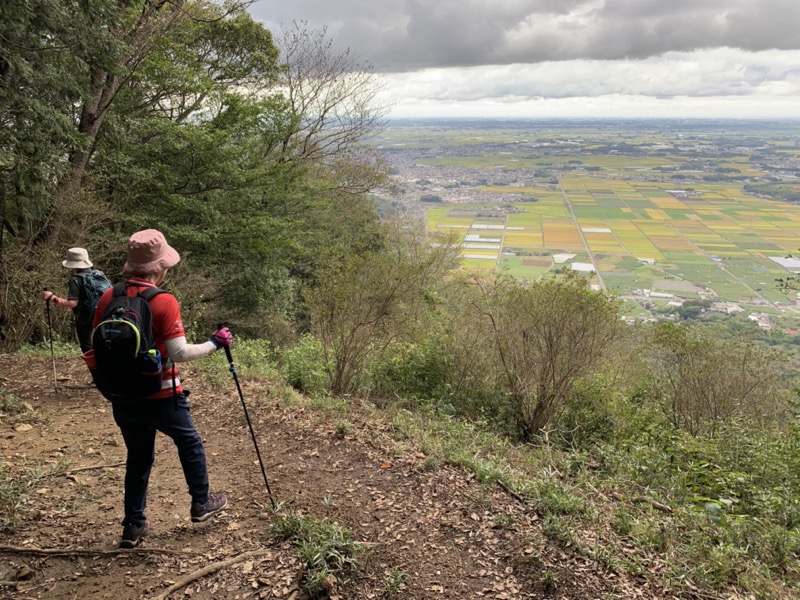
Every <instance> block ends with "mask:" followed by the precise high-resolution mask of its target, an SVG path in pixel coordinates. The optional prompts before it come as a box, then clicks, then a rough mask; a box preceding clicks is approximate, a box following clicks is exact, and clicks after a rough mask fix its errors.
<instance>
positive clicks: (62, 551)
mask: <svg viewBox="0 0 800 600" xmlns="http://www.w3.org/2000/svg"><path fill="white" fill-rule="evenodd" d="M0 552H8V553H10V554H40V555H49V556H94V555H101V554H192V552H183V551H181V550H168V549H166V548H132V549H124V548H117V549H115V550H100V549H97V550H93V549H91V548H36V547H24V546H4V545H0Z"/></svg>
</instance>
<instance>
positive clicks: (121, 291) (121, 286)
mask: <svg viewBox="0 0 800 600" xmlns="http://www.w3.org/2000/svg"><path fill="white" fill-rule="evenodd" d="M127 289H128V284H127V283H125V282H124V281H122V282H120V283H118V284H116V285H115V286H114V294H113V296H114V298H118V297H120V296H125V295H126V292H125V290H127Z"/></svg>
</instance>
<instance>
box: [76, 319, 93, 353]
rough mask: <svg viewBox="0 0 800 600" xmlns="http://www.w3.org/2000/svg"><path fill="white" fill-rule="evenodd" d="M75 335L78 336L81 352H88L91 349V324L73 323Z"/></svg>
mask: <svg viewBox="0 0 800 600" xmlns="http://www.w3.org/2000/svg"><path fill="white" fill-rule="evenodd" d="M75 334H76V335H77V336H78V344H80V347H81V352H88V351H89V350H91V349H92V324H91V323H77V322H76V323H75Z"/></svg>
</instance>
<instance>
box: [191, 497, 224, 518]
mask: <svg viewBox="0 0 800 600" xmlns="http://www.w3.org/2000/svg"><path fill="white" fill-rule="evenodd" d="M227 507H228V499H227V498H226V497H225V494H209V495H208V500H206V501H205V502H203V503H202V504H201V503H200V502H192V510H191V513H192V522H193V523H200V522H202V521H205V520H206V519H208V518H209V517H212V516H214V515H215V514H217V513H218V512H220V511H222V510H225V509H226V508H227Z"/></svg>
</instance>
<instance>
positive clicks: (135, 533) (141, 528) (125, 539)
mask: <svg viewBox="0 0 800 600" xmlns="http://www.w3.org/2000/svg"><path fill="white" fill-rule="evenodd" d="M148 531H150V526H149V525H148V524H147V521H145V522H144V523H142V524H141V525H134V524H133V523H128V524H127V525H125V527H123V528H122V541H121V542H120V543H119V547H120V548H136V546H138V545H139V542H141V541H142V538H143V537H144V536H146V535H147V532H148Z"/></svg>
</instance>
